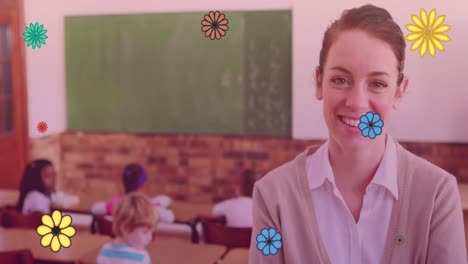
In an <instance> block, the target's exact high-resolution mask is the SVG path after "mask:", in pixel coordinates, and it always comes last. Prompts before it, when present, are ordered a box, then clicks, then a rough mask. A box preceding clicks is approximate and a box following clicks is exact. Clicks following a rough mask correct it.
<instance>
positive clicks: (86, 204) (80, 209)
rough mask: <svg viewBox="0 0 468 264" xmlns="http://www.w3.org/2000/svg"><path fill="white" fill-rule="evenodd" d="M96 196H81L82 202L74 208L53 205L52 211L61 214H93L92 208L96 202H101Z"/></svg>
mask: <svg viewBox="0 0 468 264" xmlns="http://www.w3.org/2000/svg"><path fill="white" fill-rule="evenodd" d="M99 201H101V200H99V199H98V198H97V197H96V196H95V195H86V196H80V202H79V203H78V204H76V205H73V206H62V205H54V204H53V205H52V210H54V209H57V210H59V211H61V212H69V213H78V214H91V207H92V206H93V204H94V203H95V202H99Z"/></svg>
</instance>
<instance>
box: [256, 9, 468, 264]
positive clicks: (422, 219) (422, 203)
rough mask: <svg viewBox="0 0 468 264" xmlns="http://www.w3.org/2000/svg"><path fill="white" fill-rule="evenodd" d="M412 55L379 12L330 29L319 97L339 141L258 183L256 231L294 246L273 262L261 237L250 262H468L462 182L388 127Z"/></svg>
mask: <svg viewBox="0 0 468 264" xmlns="http://www.w3.org/2000/svg"><path fill="white" fill-rule="evenodd" d="M405 47H406V45H405V40H404V37H403V33H402V31H401V29H400V27H399V26H398V25H397V24H396V23H395V22H394V21H393V19H392V16H391V15H390V14H389V13H388V12H387V11H386V10H385V9H382V8H379V7H375V6H372V5H365V6H362V7H359V8H354V9H351V10H347V11H345V12H344V13H343V15H342V16H341V18H340V19H338V20H337V21H335V22H334V23H333V24H332V25H331V26H330V27H329V28H328V29H327V31H326V32H325V36H324V40H323V45H322V51H321V53H320V60H319V65H318V66H317V68H316V71H315V77H316V82H317V89H316V93H315V96H316V98H317V99H318V100H322V101H323V115H324V118H325V122H326V124H327V127H328V132H329V133H328V134H329V139H328V140H327V141H326V142H325V143H324V144H323V145H321V146H315V147H309V148H308V149H307V150H305V151H304V152H303V153H301V154H299V155H298V156H297V157H296V158H295V159H294V160H292V161H290V162H288V163H286V164H284V165H283V166H281V167H279V168H277V169H275V170H273V171H271V172H270V173H268V174H267V175H266V176H265V177H263V178H262V179H261V180H259V181H258V182H257V183H256V185H255V188H254V195H253V201H254V208H253V221H254V227H253V232H254V234H255V235H256V234H259V233H260V232H261V230H262V229H264V228H274V229H275V230H277V231H278V232H280V233H281V234H282V245H284V247H283V248H281V249H280V250H278V252H277V253H275V255H274V256H268V257H265V256H263V255H264V254H263V253H264V252H262V251H261V250H260V244H261V241H257V240H256V236H252V239H253V240H252V243H251V244H252V248H251V251H250V259H249V260H250V261H249V263H267V262H268V263H304V262H307V263H322V264H328V263H350V264H354V263H356V264H357V263H395V264H396V263H434V264H435V263H460V264H461V263H466V249H465V238H464V227H463V215H462V208H461V201H460V195H459V193H458V189H457V183H456V179H455V177H454V176H453V175H450V174H449V173H447V172H445V171H443V170H442V169H440V168H438V167H436V166H435V165H433V164H430V163H428V162H427V161H425V160H423V159H421V158H419V157H416V156H415V155H413V154H411V153H410V152H408V151H407V150H405V149H404V148H403V147H402V146H401V145H400V144H399V143H398V142H397V141H395V140H394V139H393V138H392V137H391V136H390V135H389V134H388V131H387V128H386V127H387V126H384V124H383V123H384V122H388V120H389V119H390V116H391V114H392V113H393V112H394V111H395V110H397V109H398V108H399V106H400V103H401V100H402V98H403V96H404V95H405V92H406V89H407V87H408V79H407V78H406V77H405V75H404V73H403V70H404V61H405ZM371 130H372V132H370V131H371ZM364 131H367V132H364ZM370 133H374V134H373V135H372V136H371V134H370Z"/></svg>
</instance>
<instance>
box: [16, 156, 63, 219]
mask: <svg viewBox="0 0 468 264" xmlns="http://www.w3.org/2000/svg"><path fill="white" fill-rule="evenodd" d="M55 178H56V172H55V169H54V166H53V165H52V162H50V161H49V160H46V159H37V160H33V161H31V162H30V163H29V164H28V165H27V166H26V168H25V170H24V173H23V178H22V179H21V184H20V190H19V191H20V195H19V199H18V203H17V205H16V206H17V207H16V210H17V211H18V212H20V213H24V214H29V213H37V212H38V213H43V214H49V213H50V206H51V198H50V197H51V194H52V193H53V192H54V191H55Z"/></svg>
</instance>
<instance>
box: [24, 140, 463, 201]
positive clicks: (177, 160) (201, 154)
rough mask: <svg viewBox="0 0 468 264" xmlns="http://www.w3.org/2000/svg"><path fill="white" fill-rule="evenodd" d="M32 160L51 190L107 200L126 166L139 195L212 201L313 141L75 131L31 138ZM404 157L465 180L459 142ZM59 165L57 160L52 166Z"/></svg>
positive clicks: (415, 147)
mask: <svg viewBox="0 0 468 264" xmlns="http://www.w3.org/2000/svg"><path fill="white" fill-rule="evenodd" d="M32 143H33V144H32V147H33V153H34V155H35V156H34V158H37V157H49V158H52V159H53V161H54V164H60V165H61V168H60V169H59V171H58V175H59V180H60V183H59V186H58V189H59V190H61V191H65V192H67V193H72V194H76V195H79V196H85V195H87V194H89V193H93V194H95V195H98V196H100V199H102V200H106V199H109V198H110V197H112V196H114V195H116V194H119V193H122V192H123V190H122V186H121V175H122V171H123V168H124V166H125V165H126V164H128V163H132V162H137V163H140V164H141V165H143V166H144V167H145V168H146V169H147V171H148V176H149V178H148V184H147V185H146V190H145V192H146V193H147V194H149V195H157V194H161V193H164V194H167V195H169V196H171V197H173V198H174V199H176V200H183V201H190V202H202V203H206V202H216V201H220V200H223V199H225V198H231V197H233V196H234V195H235V193H234V190H235V189H234V188H235V186H236V185H237V183H238V175H239V172H240V171H241V170H242V169H243V168H251V169H253V170H254V171H255V172H256V174H257V177H259V178H260V177H262V176H263V175H265V174H266V173H267V172H268V171H270V170H272V169H274V168H276V167H278V166H280V165H281V164H284V163H285V162H287V161H289V160H291V159H293V158H294V157H296V155H298V154H299V153H301V152H302V151H304V150H305V149H306V148H307V147H308V146H311V145H317V144H320V143H321V142H320V141H316V140H288V139H280V138H271V137H248V138H243V137H233V136H201V135H198V136H196V135H190V136H186V135H152V134H147V135H144V134H128V133H110V134H108V133H77V132H66V133H63V134H60V135H54V136H48V137H42V138H35V139H33V140H32ZM402 145H403V146H404V147H406V148H407V149H408V150H409V151H411V152H413V153H415V154H417V155H418V156H420V157H422V158H425V159H427V160H429V161H431V162H433V163H434V164H436V165H438V166H440V167H442V168H443V169H444V170H447V171H448V172H450V173H452V174H453V175H455V176H456V177H457V179H458V181H459V182H468V168H467V167H466V164H468V148H467V147H466V145H463V144H442V143H437V144H435V143H405V142H403V143H402ZM57 160H58V161H57Z"/></svg>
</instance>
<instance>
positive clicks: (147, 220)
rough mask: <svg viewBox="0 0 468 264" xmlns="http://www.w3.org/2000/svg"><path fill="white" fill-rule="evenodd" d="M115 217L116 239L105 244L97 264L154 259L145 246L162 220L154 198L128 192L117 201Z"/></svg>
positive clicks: (130, 262)
mask: <svg viewBox="0 0 468 264" xmlns="http://www.w3.org/2000/svg"><path fill="white" fill-rule="evenodd" d="M112 220H113V231H114V234H115V236H116V239H114V240H113V241H111V242H108V243H106V244H105V245H104V246H103V247H102V249H101V251H100V253H99V256H98V258H97V262H98V264H108V263H109V264H110V263H113V264H136V263H138V264H140V263H145V264H149V263H151V259H150V256H149V254H148V252H147V251H146V246H147V245H148V244H149V243H150V242H151V240H152V236H153V232H154V230H155V229H156V226H157V224H158V222H159V216H158V212H157V210H156V209H155V208H154V206H153V205H152V204H151V201H150V200H149V199H148V198H147V197H146V196H145V195H144V194H142V193H131V194H128V195H126V196H125V197H124V199H123V200H122V201H120V202H119V203H118V204H117V206H116V208H115V211H114V213H113V219H112Z"/></svg>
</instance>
